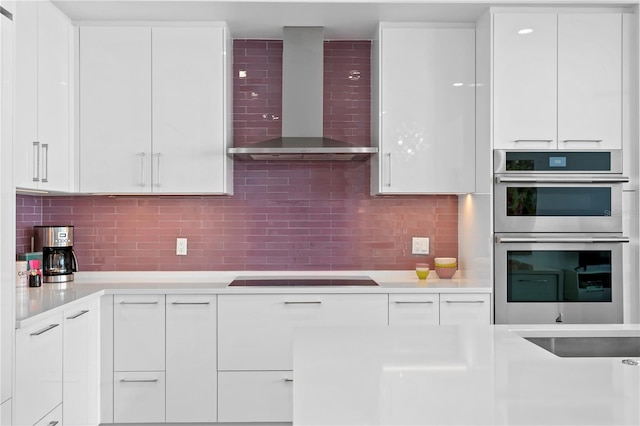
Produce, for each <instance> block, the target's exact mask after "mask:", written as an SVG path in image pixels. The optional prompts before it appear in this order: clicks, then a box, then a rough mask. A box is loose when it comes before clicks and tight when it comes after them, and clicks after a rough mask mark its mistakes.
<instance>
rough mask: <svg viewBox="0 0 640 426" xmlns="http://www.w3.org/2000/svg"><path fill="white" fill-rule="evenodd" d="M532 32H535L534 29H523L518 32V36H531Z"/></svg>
mask: <svg viewBox="0 0 640 426" xmlns="http://www.w3.org/2000/svg"><path fill="white" fill-rule="evenodd" d="M532 32H533V28H523V29H521V30H519V31H518V34H520V35H525V34H531V33H532Z"/></svg>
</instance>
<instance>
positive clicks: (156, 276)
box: [16, 271, 491, 328]
mask: <svg viewBox="0 0 640 426" xmlns="http://www.w3.org/2000/svg"><path fill="white" fill-rule="evenodd" d="M458 275H461V273H459V274H458ZM356 276H358V277H371V278H372V279H374V280H375V281H376V282H377V283H378V284H379V286H376V287H370V286H353V287H351V286H344V287H339V286H335V287H321V286H304V287H255V286H251V287H228V285H229V283H230V282H231V281H233V280H234V279H236V278H237V277H265V278H269V277H271V278H273V277H281V278H301V277H303V278H304V277H306V278H310V277H323V278H327V277H332V278H345V277H356ZM490 292H491V284H490V283H489V282H488V281H487V280H477V279H470V278H458V277H454V278H453V279H439V278H438V276H437V274H436V273H435V272H434V271H431V273H430V274H429V278H428V279H426V280H418V279H417V277H416V275H415V272H414V271H308V272H307V271H268V272H267V271H206V272H84V273H82V272H80V273H77V274H76V275H75V281H73V282H72V283H68V284H65V285H58V284H43V286H42V287H35V288H28V287H27V288H17V289H16V327H17V328H21V327H25V326H27V325H29V324H32V323H33V322H36V321H39V320H40V319H41V318H42V315H46V314H49V313H55V312H57V311H60V310H63V309H67V308H70V307H71V305H70V304H71V303H74V302H76V301H78V300H81V299H83V298H86V297H99V296H101V295H103V294H282V293H288V294H291V293H301V294H302V293H307V294H310V293H315V294H318V293H333V294H349V293H351V294H353V293H369V294H370V293H385V294H386V293H490Z"/></svg>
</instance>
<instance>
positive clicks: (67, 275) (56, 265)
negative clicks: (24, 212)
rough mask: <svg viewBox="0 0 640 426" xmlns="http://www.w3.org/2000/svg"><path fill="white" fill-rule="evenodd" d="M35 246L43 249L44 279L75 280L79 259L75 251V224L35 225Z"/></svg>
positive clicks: (49, 280) (48, 280) (61, 281)
mask: <svg viewBox="0 0 640 426" xmlns="http://www.w3.org/2000/svg"><path fill="white" fill-rule="evenodd" d="M34 229H35V241H34V248H35V250H36V251H42V280H43V281H44V282H45V283H66V282H69V281H73V273H74V272H77V271H78V259H77V258H76V253H75V252H74V251H73V226H35V227H34Z"/></svg>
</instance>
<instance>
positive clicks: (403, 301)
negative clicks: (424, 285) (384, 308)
mask: <svg viewBox="0 0 640 426" xmlns="http://www.w3.org/2000/svg"><path fill="white" fill-rule="evenodd" d="M439 323H440V296H439V295H438V294H390V295H389V325H438V324H439Z"/></svg>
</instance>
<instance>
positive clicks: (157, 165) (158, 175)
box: [153, 152, 160, 188]
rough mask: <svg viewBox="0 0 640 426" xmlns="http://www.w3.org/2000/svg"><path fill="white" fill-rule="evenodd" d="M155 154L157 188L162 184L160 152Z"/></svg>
mask: <svg viewBox="0 0 640 426" xmlns="http://www.w3.org/2000/svg"><path fill="white" fill-rule="evenodd" d="M153 156H154V157H156V172H155V175H156V183H155V184H154V185H153V186H155V187H156V188H157V187H159V186H160V153H159V152H157V153H155V154H153Z"/></svg>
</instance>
